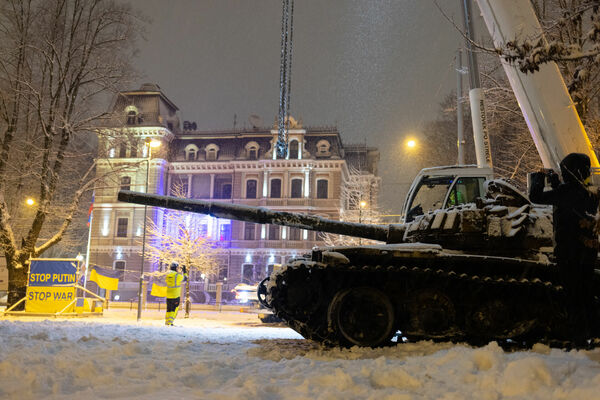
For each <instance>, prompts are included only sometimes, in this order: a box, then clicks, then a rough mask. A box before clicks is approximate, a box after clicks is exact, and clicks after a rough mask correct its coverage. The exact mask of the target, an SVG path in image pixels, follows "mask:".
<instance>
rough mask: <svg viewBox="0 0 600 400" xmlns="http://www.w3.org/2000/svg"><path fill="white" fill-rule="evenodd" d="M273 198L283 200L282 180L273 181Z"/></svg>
mask: <svg viewBox="0 0 600 400" xmlns="http://www.w3.org/2000/svg"><path fill="white" fill-rule="evenodd" d="M271 198H273V199H280V198H281V179H279V178H276V179H271Z"/></svg>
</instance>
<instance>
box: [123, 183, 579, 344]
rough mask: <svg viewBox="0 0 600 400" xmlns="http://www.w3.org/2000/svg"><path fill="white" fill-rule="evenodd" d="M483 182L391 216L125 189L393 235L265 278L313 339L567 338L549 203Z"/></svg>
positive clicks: (317, 226)
mask: <svg viewBox="0 0 600 400" xmlns="http://www.w3.org/2000/svg"><path fill="white" fill-rule="evenodd" d="M485 186H486V188H487V192H486V196H484V197H482V198H478V200H477V201H476V202H475V203H468V204H462V205H459V206H456V207H451V208H449V209H445V210H436V211H432V212H429V213H424V214H422V215H419V216H416V217H415V218H414V219H413V220H412V221H410V222H407V223H404V224H391V225H388V226H375V225H366V224H355V223H347V222H341V221H333V220H327V219H324V218H321V217H317V216H311V215H306V214H296V213H289V212H280V211H272V210H268V209H265V208H261V207H250V206H245V205H236V204H231V203H220V202H211V201H202V200H192V199H180V198H173V197H168V196H159V195H153V194H144V193H136V192H130V191H121V192H119V196H118V198H119V200H121V201H127V202H131V203H137V204H144V205H149V206H156V207H164V208H172V209H177V210H183V211H190V212H196V213H203V214H208V215H212V216H215V217H219V218H228V219H237V220H242V221H249V222H255V223H269V224H279V225H285V226H293V227H297V228H302V229H310V230H317V231H322V232H330V233H337V234H344V235H350V236H359V237H363V238H367V239H372V240H377V241H381V242H386V243H387V244H384V243H382V244H381V245H369V246H348V247H329V248H327V247H325V248H315V249H313V251H312V254H311V255H310V257H308V258H299V259H295V260H292V261H290V262H288V263H287V264H286V265H284V266H283V267H282V268H281V269H280V270H279V271H277V272H274V273H273V274H272V275H271V277H269V278H267V279H266V280H265V281H263V282H262V283H261V284H260V285H259V288H258V298H259V301H261V303H262V304H263V305H264V306H266V307H268V308H270V309H271V310H272V311H273V312H274V313H275V314H276V315H277V316H278V317H280V318H281V319H283V320H284V321H285V322H286V323H287V324H288V325H289V326H290V327H292V328H293V329H295V330H296V331H298V332H299V333H300V334H302V335H303V336H304V337H306V338H310V339H313V340H316V341H319V342H322V343H326V344H332V345H346V346H350V345H359V346H381V345H384V344H386V343H388V342H389V341H390V339H391V338H392V337H393V336H394V335H395V334H396V332H397V331H401V332H402V335H403V336H404V337H408V338H411V339H434V340H467V341H470V342H473V343H487V342H489V341H490V340H498V341H503V340H508V339H511V340H513V341H514V340H517V341H519V342H533V341H547V342H549V343H550V342H551V341H563V340H568V335H567V334H566V333H565V332H563V331H562V330H561V328H560V327H561V326H565V324H564V323H563V322H564V321H562V320H561V318H563V317H564V315H565V313H564V310H563V309H562V305H561V304H563V301H562V298H561V296H562V288H561V287H560V286H559V285H557V284H556V282H557V270H556V266H555V265H554V264H553V263H552V262H551V261H549V259H548V258H547V257H546V256H545V252H544V248H546V249H549V247H547V246H551V238H552V225H551V221H550V220H549V212H548V211H549V209H548V208H547V207H541V206H536V205H533V204H531V203H530V202H529V201H528V200H527V199H526V198H525V197H524V196H522V195H521V194H519V193H518V191H516V190H515V189H514V188H512V187H511V186H510V185H508V184H506V183H505V182H501V181H489V182H487V183H486V185H485ZM422 242H427V244H425V243H422ZM557 327H558V328H557Z"/></svg>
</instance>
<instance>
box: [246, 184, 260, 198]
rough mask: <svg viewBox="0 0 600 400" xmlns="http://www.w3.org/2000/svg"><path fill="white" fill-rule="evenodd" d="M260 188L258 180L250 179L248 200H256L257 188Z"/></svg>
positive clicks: (247, 185)
mask: <svg viewBox="0 0 600 400" xmlns="http://www.w3.org/2000/svg"><path fill="white" fill-rule="evenodd" d="M257 187H258V183H257V181H256V179H248V180H247V181H246V198H247V199H256V188H257Z"/></svg>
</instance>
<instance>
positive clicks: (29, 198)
mask: <svg viewBox="0 0 600 400" xmlns="http://www.w3.org/2000/svg"><path fill="white" fill-rule="evenodd" d="M25 204H27V205H28V206H32V205H34V204H35V200H34V199H32V198H31V197H28V198H27V200H25Z"/></svg>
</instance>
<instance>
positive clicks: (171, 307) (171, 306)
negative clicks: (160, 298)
mask: <svg viewBox="0 0 600 400" xmlns="http://www.w3.org/2000/svg"><path fill="white" fill-rule="evenodd" d="M180 301H181V299H180V298H179V297H175V298H174V299H167V312H173V311H175V310H176V309H177V307H179V302H180Z"/></svg>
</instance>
